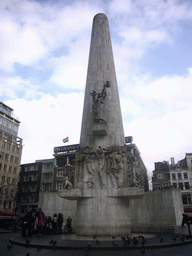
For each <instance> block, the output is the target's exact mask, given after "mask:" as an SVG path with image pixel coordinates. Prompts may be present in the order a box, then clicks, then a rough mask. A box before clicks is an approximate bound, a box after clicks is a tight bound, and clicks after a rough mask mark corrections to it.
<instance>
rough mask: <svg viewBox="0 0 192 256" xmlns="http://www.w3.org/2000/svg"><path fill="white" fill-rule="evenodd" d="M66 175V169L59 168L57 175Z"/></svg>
mask: <svg viewBox="0 0 192 256" xmlns="http://www.w3.org/2000/svg"><path fill="white" fill-rule="evenodd" d="M65 175H66V171H65V169H60V170H57V177H63V176H65Z"/></svg>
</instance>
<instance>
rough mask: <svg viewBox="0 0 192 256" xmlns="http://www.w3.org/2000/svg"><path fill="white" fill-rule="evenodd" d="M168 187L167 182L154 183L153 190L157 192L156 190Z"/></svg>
mask: <svg viewBox="0 0 192 256" xmlns="http://www.w3.org/2000/svg"><path fill="white" fill-rule="evenodd" d="M168 187H169V183H168V182H163V183H162V184H161V183H158V182H156V183H154V190H158V189H162V188H168Z"/></svg>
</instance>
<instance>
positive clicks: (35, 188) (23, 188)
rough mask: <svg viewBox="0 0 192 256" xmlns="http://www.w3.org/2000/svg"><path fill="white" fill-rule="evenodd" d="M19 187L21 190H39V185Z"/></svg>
mask: <svg viewBox="0 0 192 256" xmlns="http://www.w3.org/2000/svg"><path fill="white" fill-rule="evenodd" d="M19 189H20V191H21V192H36V191H37V185H33V186H27V187H21V188H19Z"/></svg>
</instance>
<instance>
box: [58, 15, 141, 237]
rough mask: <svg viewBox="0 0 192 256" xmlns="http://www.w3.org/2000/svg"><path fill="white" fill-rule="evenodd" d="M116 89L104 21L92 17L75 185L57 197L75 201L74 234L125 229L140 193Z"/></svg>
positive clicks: (127, 230) (113, 232)
mask: <svg viewBox="0 0 192 256" xmlns="http://www.w3.org/2000/svg"><path fill="white" fill-rule="evenodd" d="M127 162H128V156H127V151H126V146H125V137H124V131H123V122H122V116H121V109H120V102H119V94H118V87H117V81H116V74H115V66H114V60H113V53H112V46H111V39H110V32H109V25H108V19H107V17H106V15H104V14H97V15H96V16H95V17H94V20H93V28H92V37H91V46H90V55H89V63H88V74H87V82H86V89H85V99H84V109H83V118H82V127H81V137H80V148H78V149H77V150H76V160H75V179H74V188H72V189H70V190H67V191H66V190H65V191H64V190H63V191H62V192H60V197H63V198H66V199H68V200H77V217H76V226H75V230H76V232H77V235H106V236H107V235H127V234H129V233H130V230H131V224H130V215H131V214H130V206H129V199H139V198H142V197H143V195H144V189H142V188H141V187H130V184H129V182H128V166H127Z"/></svg>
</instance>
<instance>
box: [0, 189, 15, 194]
mask: <svg viewBox="0 0 192 256" xmlns="http://www.w3.org/2000/svg"><path fill="white" fill-rule="evenodd" d="M0 195H6V196H8V195H10V196H13V195H14V190H13V189H10V190H9V188H2V187H0Z"/></svg>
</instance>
